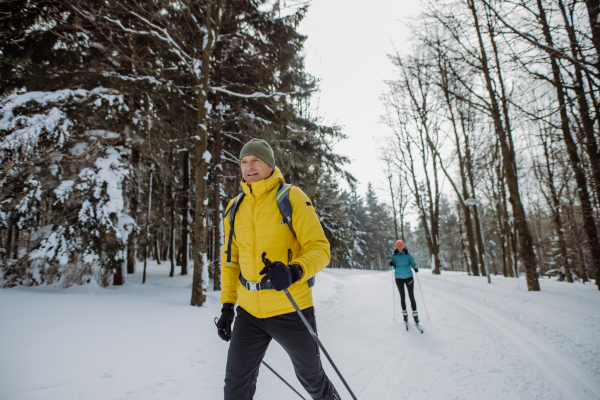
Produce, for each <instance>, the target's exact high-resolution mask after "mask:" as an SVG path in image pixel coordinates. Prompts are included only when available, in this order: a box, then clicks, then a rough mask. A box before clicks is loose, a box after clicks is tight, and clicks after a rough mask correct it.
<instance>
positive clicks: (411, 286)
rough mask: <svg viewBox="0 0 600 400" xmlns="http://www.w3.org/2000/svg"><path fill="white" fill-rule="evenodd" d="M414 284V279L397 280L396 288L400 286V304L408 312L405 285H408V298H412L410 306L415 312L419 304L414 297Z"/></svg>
mask: <svg viewBox="0 0 600 400" xmlns="http://www.w3.org/2000/svg"><path fill="white" fill-rule="evenodd" d="M414 283H415V281H414V280H413V277H412V276H411V277H410V278H406V279H400V278H396V286H398V291H399V292H400V304H402V309H403V310H406V301H405V299H404V285H405V284H406V288H407V289H408V297H409V298H410V306H411V308H412V310H413V311H416V309H417V302H416V301H415V295H414V291H413V289H414Z"/></svg>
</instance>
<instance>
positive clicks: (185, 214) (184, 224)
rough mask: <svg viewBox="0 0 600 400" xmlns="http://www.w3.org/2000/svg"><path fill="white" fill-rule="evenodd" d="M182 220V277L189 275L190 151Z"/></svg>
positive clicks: (185, 159) (185, 164)
mask: <svg viewBox="0 0 600 400" xmlns="http://www.w3.org/2000/svg"><path fill="white" fill-rule="evenodd" d="M181 201H182V203H183V204H182V206H183V207H182V212H181V214H182V218H181V251H180V253H181V275H187V273H188V248H189V243H188V241H189V239H190V235H189V228H188V218H189V215H190V208H189V207H190V151H189V150H187V149H186V150H184V151H183V182H182V193H181Z"/></svg>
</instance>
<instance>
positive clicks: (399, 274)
mask: <svg viewBox="0 0 600 400" xmlns="http://www.w3.org/2000/svg"><path fill="white" fill-rule="evenodd" d="M390 261H393V262H394V266H393V267H392V266H390V269H395V270H396V274H395V276H396V278H398V279H406V278H410V277H411V276H413V274H412V271H411V269H410V267H413V268H417V264H415V260H414V259H413V258H412V256H411V255H410V254H409V253H408V252H407V251H406V250H404V251H401V252H399V253H396V254H392V256H391V257H390Z"/></svg>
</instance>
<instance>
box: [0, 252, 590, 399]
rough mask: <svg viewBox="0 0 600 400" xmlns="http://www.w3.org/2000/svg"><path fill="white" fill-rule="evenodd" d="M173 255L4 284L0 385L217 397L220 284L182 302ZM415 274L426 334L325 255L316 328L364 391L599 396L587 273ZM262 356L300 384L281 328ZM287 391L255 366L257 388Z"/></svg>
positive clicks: (358, 275) (5, 390) (382, 279)
mask: <svg viewBox="0 0 600 400" xmlns="http://www.w3.org/2000/svg"><path fill="white" fill-rule="evenodd" d="M168 269H169V267H168V266H165V265H162V266H157V265H155V264H154V263H150V264H149V270H148V283H146V284H145V285H141V284H140V281H141V268H139V269H138V273H136V274H134V275H133V276H130V282H131V283H130V284H128V285H125V286H124V287H122V288H109V289H101V288H94V287H90V286H84V287H80V288H70V289H67V290H57V289H52V288H47V287H42V288H31V289H27V288H15V289H8V290H2V291H0V321H3V324H2V325H0V354H1V355H2V356H0V399H2V400H54V399H56V400H70V399H74V400H137V399H152V400H159V399H165V400H167V399H168V400H172V399H178V400H179V399H181V400H192V399H194V400H197V399H201V400H211V399H222V396H223V377H224V373H225V359H226V354H227V348H228V346H227V344H226V343H225V342H223V341H221V340H220V339H219V338H218V337H217V335H216V328H215V327H214V322H213V319H214V317H216V316H218V315H219V310H220V304H219V293H218V292H209V293H208V296H207V303H206V304H205V306H204V307H200V308H197V307H190V306H189V296H190V290H189V289H190V287H189V285H190V283H191V276H192V274H191V273H190V275H188V276H186V277H182V276H176V277H174V278H167V277H166V275H167V274H168ZM420 278H421V279H420V283H421V285H422V288H423V294H424V296H425V301H426V302H427V309H428V311H429V314H430V315H429V316H430V319H427V314H426V313H425V308H424V307H423V304H422V301H423V300H422V298H421V294H420V292H419V288H418V287H416V288H415V297H416V300H417V305H418V309H419V316H420V319H421V326H422V327H423V329H424V334H421V333H420V332H418V330H417V329H416V326H415V325H414V324H413V323H412V321H411V323H410V325H409V331H408V332H407V331H406V329H405V326H404V322H403V321H402V314H401V308H400V300H399V296H398V293H397V291H396V290H397V289H396V288H395V285H394V284H393V279H392V276H391V274H390V273H389V272H387V271H386V272H379V271H358V270H338V269H335V270H331V269H326V270H324V271H322V272H321V273H320V274H319V275H318V276H317V283H316V286H315V288H314V291H313V295H314V300H315V309H316V316H317V328H318V334H319V338H320V340H321V341H322V342H323V345H324V346H325V348H326V349H327V351H328V352H329V354H330V355H331V357H332V358H333V360H334V362H335V363H336V365H337V367H338V368H339V369H340V371H341V372H342V374H343V375H344V377H345V379H346V381H347V382H348V383H349V385H350V387H351V388H352V391H353V392H354V393H355V395H356V396H357V397H358V398H359V399H360V400H376V399H377V400H388V399H389V400H396V399H410V400H415V399H448V400H455V399H461V400H462V399H464V400H470V399H473V400H475V399H477V400H480V399H511V400H512V399H523V400H529V399H540V400H541V399H543V400H561V399H565V400H571V399H581V400H592V399H600V354H599V350H597V349H596V346H595V344H596V342H597V338H598V331H599V328H600V316H597V312H596V310H597V309H598V307H600V294H599V292H598V291H597V290H596V288H595V286H594V285H593V284H590V285H581V284H578V285H577V286H576V287H575V285H573V284H570V285H569V284H567V283H563V282H556V281H552V282H551V281H549V280H542V281H541V286H542V292H527V289H526V287H525V285H524V283H523V282H517V280H516V279H514V278H512V279H510V278H502V277H493V278H492V285H488V284H487V280H486V278H483V277H479V278H478V277H468V276H465V275H463V274H460V273H443V275H441V276H432V275H430V274H429V271H428V270H421V272H420ZM517 288H518V289H517ZM392 290H395V291H396V292H395V295H394V297H395V301H396V320H394V315H393V305H392V293H391V291H392ZM407 302H408V299H407ZM409 309H410V303H409ZM409 318H410V317H409ZM234 329H235V325H234ZM321 360H322V362H323V365H324V367H325V370H326V372H327V375H328V376H329V378H330V379H331V380H332V381H333V383H334V385H335V386H336V388H337V389H338V391H339V392H340V394H341V396H342V398H343V399H344V400H348V399H350V398H351V397H350V395H349V394H348V392H347V390H346V389H345V387H344V385H343V384H342V382H341V380H340V379H339V378H338V376H337V374H336V373H335V371H334V370H333V368H332V367H331V366H330V365H329V362H328V360H327V359H326V357H324V356H323V355H322V357H321ZM265 361H266V362H267V363H268V364H269V365H270V366H271V367H273V368H274V369H275V370H276V371H277V372H278V373H279V374H281V375H282V376H283V377H284V378H285V379H286V380H287V381H288V382H289V383H290V384H291V385H292V386H294V387H295V388H296V389H297V390H299V391H300V393H302V394H303V396H305V397H306V398H307V399H308V398H309V396H308V395H307V394H306V392H305V391H304V390H303V389H302V387H301V385H300V384H299V382H298V380H297V379H296V377H295V375H294V371H293V368H292V367H291V362H290V360H289V358H288V356H287V354H286V353H285V352H284V351H283V349H282V348H281V347H280V346H279V345H278V344H277V343H276V342H272V343H271V345H270V346H269V349H268V351H267V354H266V356H265ZM294 398H299V397H297V395H296V394H294V393H293V392H292V391H291V390H290V389H289V388H288V387H287V386H286V385H285V384H284V383H283V382H281V381H280V380H279V379H278V378H277V377H276V376H275V375H273V373H272V372H271V371H269V370H268V369H266V368H261V369H260V374H259V378H258V384H257V389H256V394H255V396H254V399H256V400H283V399H286V400H287V399H294Z"/></svg>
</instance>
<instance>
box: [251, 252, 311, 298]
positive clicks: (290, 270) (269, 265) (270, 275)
mask: <svg viewBox="0 0 600 400" xmlns="http://www.w3.org/2000/svg"><path fill="white" fill-rule="evenodd" d="M266 255H267V253H266V252H264V253H262V260H263V263H265V267H264V268H263V269H262V270H261V271H260V272H259V273H258V274H259V275H262V274H266V275H265V276H264V277H263V278H262V279H261V280H260V281H261V283H266V282H267V281H268V280H270V281H271V285H273V288H274V289H275V290H278V291H281V290H283V289H287V288H289V287H290V286H292V283H294V282H296V281H297V280H298V279H300V277H301V276H302V268H300V266H299V265H295V264H292V265H285V264H284V263H282V262H279V261H275V262H271V260H269V259H268V258H266Z"/></svg>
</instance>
